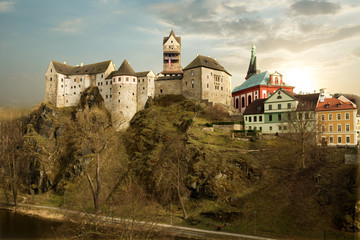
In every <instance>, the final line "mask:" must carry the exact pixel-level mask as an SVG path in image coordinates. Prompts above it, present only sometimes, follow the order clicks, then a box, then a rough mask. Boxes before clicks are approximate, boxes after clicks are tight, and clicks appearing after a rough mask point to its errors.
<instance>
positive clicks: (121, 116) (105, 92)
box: [45, 30, 231, 130]
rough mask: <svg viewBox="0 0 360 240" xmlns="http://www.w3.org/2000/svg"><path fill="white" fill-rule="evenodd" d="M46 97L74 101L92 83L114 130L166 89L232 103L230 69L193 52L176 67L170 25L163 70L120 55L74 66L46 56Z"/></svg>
mask: <svg viewBox="0 0 360 240" xmlns="http://www.w3.org/2000/svg"><path fill="white" fill-rule="evenodd" d="M45 79H46V80H45V82H46V86H45V101H47V102H50V103H52V104H54V105H55V106H56V107H59V108H60V107H69V106H76V105H77V104H78V103H79V100H80V96H81V94H82V92H83V91H84V90H85V89H86V88H87V87H89V86H97V87H98V88H99V92H100V94H101V95H102V97H103V99H104V102H105V106H106V108H107V109H108V110H109V112H110V113H111V117H112V122H113V126H114V128H115V129H117V130H122V129H125V128H127V127H128V126H129V123H130V120H131V118H132V117H133V116H134V115H135V113H136V112H138V111H140V110H142V109H144V107H145V104H146V102H147V100H148V98H153V97H155V96H162V95H168V94H175V95H183V96H184V97H186V98H190V99H194V100H197V101H207V102H211V103H221V104H225V105H228V106H230V105H231V74H230V73H228V72H227V71H226V70H225V69H224V67H222V66H221V65H220V64H219V63H218V62H217V61H216V60H215V59H214V58H211V57H205V56H201V55H198V56H197V57H196V58H195V59H194V60H193V61H192V62H191V63H190V64H188V65H187V66H186V67H185V68H182V67H181V37H177V36H175V33H174V31H173V30H171V32H170V34H169V36H168V37H164V39H163V71H162V72H161V73H159V74H157V75H155V74H154V72H152V71H146V72H135V71H134V70H133V69H132V67H131V66H130V64H129V62H128V61H126V60H124V61H123V63H122V64H121V66H120V67H119V69H118V70H115V67H114V64H113V62H112V61H111V60H109V61H105V62H99V63H94V64H89V65H83V64H82V63H81V64H80V65H77V66H75V67H74V66H70V65H67V64H66V62H63V63H60V62H56V61H51V62H50V64H49V66H48V68H47V71H46V74H45Z"/></svg>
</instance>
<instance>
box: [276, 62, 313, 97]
mask: <svg viewBox="0 0 360 240" xmlns="http://www.w3.org/2000/svg"><path fill="white" fill-rule="evenodd" d="M281 74H283V80H284V82H285V83H286V84H288V85H291V86H294V87H295V88H294V92H296V93H300V92H302V93H313V92H314V90H316V84H315V79H314V71H313V69H312V68H310V67H295V68H289V69H287V70H284V71H283V72H282V73H281Z"/></svg>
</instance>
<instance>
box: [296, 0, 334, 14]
mask: <svg viewBox="0 0 360 240" xmlns="http://www.w3.org/2000/svg"><path fill="white" fill-rule="evenodd" d="M290 8H291V10H292V12H293V13H295V14H298V15H307V16H310V15H324V14H335V13H337V12H339V11H340V9H341V5H340V4H339V3H332V2H327V1H319V0H300V1H296V2H294V3H293V4H292V5H291V6H290Z"/></svg>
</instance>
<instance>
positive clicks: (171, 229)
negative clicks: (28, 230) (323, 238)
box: [0, 202, 275, 240]
mask: <svg viewBox="0 0 360 240" xmlns="http://www.w3.org/2000/svg"><path fill="white" fill-rule="evenodd" d="M0 209H6V210H9V211H14V212H18V213H21V214H25V215H29V216H34V217H38V218H42V219H47V220H52V221H60V222H74V223H81V224H83V223H84V222H83V220H84V217H87V218H88V219H91V218H97V220H98V221H99V223H100V224H101V225H102V226H108V227H114V225H110V223H111V224H114V223H116V224H117V225H119V226H126V224H130V225H134V223H136V224H135V227H136V228H137V229H140V230H139V231H144V230H149V229H150V230H151V231H153V232H154V233H157V234H159V233H161V236H162V239H169V238H167V237H170V239H178V240H180V239H188V240H189V239H194V240H199V239H240V240H246V239H255V240H275V239H273V238H267V237H259V236H252V235H243V234H236V233H227V232H216V231H209V230H202V229H195V228H189V227H181V226H174V225H169V224H162V223H149V222H142V221H136V220H134V219H131V220H130V219H122V218H114V217H107V216H96V215H94V214H86V213H83V212H77V211H72V210H67V209H62V208H58V207H48V206H39V205H30V204H23V203H19V204H18V206H16V207H15V206H13V205H7V204H6V203H5V202H0ZM137 231H138V230H137ZM164 236H165V238H163V237H164ZM159 239H160V238H159Z"/></svg>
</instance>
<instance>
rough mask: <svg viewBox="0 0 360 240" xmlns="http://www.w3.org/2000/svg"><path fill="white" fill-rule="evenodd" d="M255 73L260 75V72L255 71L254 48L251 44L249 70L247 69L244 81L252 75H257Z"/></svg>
mask: <svg viewBox="0 0 360 240" xmlns="http://www.w3.org/2000/svg"><path fill="white" fill-rule="evenodd" d="M257 73H260V70H257V69H256V47H255V45H254V44H253V45H252V49H251V59H250V64H249V69H248V72H247V75H246V77H245V79H246V80H247V79H248V78H250V77H251V76H252V75H254V74H257Z"/></svg>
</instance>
